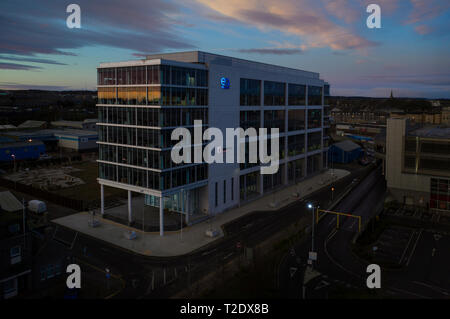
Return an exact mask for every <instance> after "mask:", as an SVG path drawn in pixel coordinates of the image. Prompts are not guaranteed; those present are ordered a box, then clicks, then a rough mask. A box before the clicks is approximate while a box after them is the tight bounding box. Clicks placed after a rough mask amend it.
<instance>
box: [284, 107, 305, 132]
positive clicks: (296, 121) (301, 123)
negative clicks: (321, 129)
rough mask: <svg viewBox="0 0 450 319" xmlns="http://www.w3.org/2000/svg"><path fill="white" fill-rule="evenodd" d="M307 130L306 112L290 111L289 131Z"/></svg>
mask: <svg viewBox="0 0 450 319" xmlns="http://www.w3.org/2000/svg"><path fill="white" fill-rule="evenodd" d="M304 129H305V110H289V111H288V131H298V130H304Z"/></svg>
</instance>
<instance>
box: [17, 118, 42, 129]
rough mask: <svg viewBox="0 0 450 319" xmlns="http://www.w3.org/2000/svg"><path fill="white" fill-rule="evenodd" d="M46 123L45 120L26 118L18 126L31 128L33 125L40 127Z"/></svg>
mask: <svg viewBox="0 0 450 319" xmlns="http://www.w3.org/2000/svg"><path fill="white" fill-rule="evenodd" d="M44 124H46V122H45V121H33V120H28V121H25V122H23V123H22V124H20V125H19V126H18V128H33V127H41V126H42V125H44Z"/></svg>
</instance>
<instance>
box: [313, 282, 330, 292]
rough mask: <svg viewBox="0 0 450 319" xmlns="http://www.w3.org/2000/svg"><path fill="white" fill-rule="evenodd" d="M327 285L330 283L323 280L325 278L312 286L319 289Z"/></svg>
mask: <svg viewBox="0 0 450 319" xmlns="http://www.w3.org/2000/svg"><path fill="white" fill-rule="evenodd" d="M329 285H330V283H329V282H327V281H325V280H322V281H321V282H320V283H319V284H318V285H317V286H316V287H315V288H314V290H319V289H322V288H324V287H326V286H329Z"/></svg>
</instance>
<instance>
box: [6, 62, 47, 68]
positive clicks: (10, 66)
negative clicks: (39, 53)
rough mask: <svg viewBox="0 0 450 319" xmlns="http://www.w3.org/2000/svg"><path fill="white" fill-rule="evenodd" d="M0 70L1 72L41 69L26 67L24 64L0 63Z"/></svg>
mask: <svg viewBox="0 0 450 319" xmlns="http://www.w3.org/2000/svg"><path fill="white" fill-rule="evenodd" d="M0 69H3V70H36V69H42V68H41V67H38V66H32V65H26V64H17V63H2V62H0Z"/></svg>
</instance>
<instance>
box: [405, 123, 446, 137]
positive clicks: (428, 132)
mask: <svg viewBox="0 0 450 319" xmlns="http://www.w3.org/2000/svg"><path fill="white" fill-rule="evenodd" d="M408 135H410V136H419V137H431V138H442V139H450V127H439V126H426V127H421V128H417V129H414V130H411V131H409V132H408Z"/></svg>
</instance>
